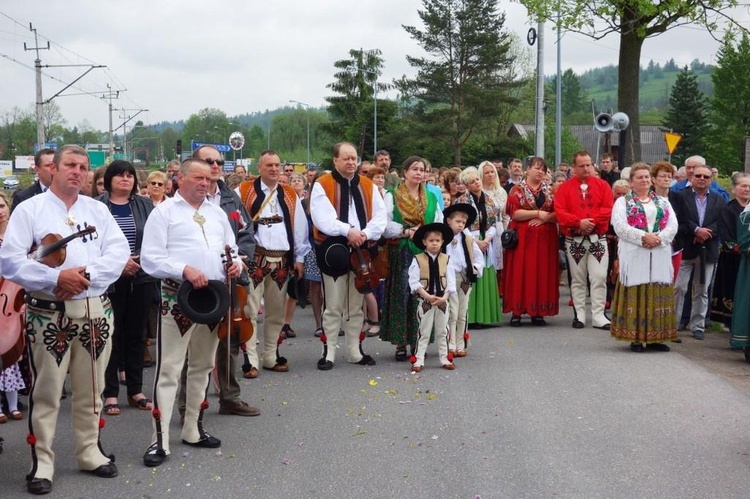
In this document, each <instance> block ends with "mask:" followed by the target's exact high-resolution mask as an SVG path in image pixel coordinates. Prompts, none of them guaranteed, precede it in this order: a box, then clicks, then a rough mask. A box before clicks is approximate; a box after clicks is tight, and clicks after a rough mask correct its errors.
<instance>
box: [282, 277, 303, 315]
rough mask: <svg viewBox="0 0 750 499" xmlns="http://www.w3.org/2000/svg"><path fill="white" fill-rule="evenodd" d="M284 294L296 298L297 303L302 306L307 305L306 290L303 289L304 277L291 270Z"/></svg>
mask: <svg viewBox="0 0 750 499" xmlns="http://www.w3.org/2000/svg"><path fill="white" fill-rule="evenodd" d="M286 294H288V295H289V298H291V299H292V300H297V305H299V306H300V307H302V308H305V307H306V306H307V292H306V291H305V278H304V277H297V274H295V273H294V272H292V277H291V279H289V283H288V284H287V285H286Z"/></svg>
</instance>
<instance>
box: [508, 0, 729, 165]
mask: <svg viewBox="0 0 750 499" xmlns="http://www.w3.org/2000/svg"><path fill="white" fill-rule="evenodd" d="M517 1H518V2H520V3H521V4H523V5H524V6H526V8H527V9H528V10H529V12H531V13H532V15H533V16H534V17H535V18H537V19H555V18H556V16H557V12H558V9H559V12H560V17H561V25H562V27H563V29H566V30H570V31H573V32H576V33H582V34H584V35H587V36H589V37H591V38H593V39H595V40H600V39H602V38H604V37H605V36H607V35H609V34H610V33H619V35H620V52H619V72H618V85H617V107H618V111H622V112H624V113H626V114H627V115H628V116H629V117H630V128H629V129H628V134H627V137H628V138H627V144H626V147H625V164H630V163H632V162H633V161H638V160H640V159H641V138H640V136H641V134H640V112H639V108H638V104H639V97H638V88H639V85H638V77H639V73H640V61H641V49H642V48H643V42H644V41H645V40H646V38H649V37H652V36H657V35H660V34H661V33H664V32H665V31H667V30H669V29H672V28H675V27H677V26H681V25H684V24H697V25H699V26H703V27H705V28H707V29H709V30H714V29H715V28H716V18H717V17H722V18H724V19H727V20H728V21H729V22H731V23H735V21H733V20H732V19H731V17H730V16H729V15H728V14H727V13H726V12H725V11H726V10H727V9H729V8H731V7H734V6H736V5H737V0H664V1H659V2H654V1H652V0H517ZM735 24H736V23H735Z"/></svg>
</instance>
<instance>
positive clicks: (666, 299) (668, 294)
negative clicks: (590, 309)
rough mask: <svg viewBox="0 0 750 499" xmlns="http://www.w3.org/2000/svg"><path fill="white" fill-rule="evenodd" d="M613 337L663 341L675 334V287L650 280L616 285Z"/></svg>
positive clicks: (675, 336)
mask: <svg viewBox="0 0 750 499" xmlns="http://www.w3.org/2000/svg"><path fill="white" fill-rule="evenodd" d="M611 311H612V326H611V329H610V332H611V334H612V337H613V338H615V339H616V340H620V341H629V342H631V343H663V342H665V341H669V340H673V339H675V338H677V328H676V327H675V315H674V288H673V287H672V285H671V284H663V283H649V284H641V285H639V286H629V287H628V286H623V285H622V284H621V283H620V282H619V280H618V282H617V285H616V286H615V296H614V300H613V303H612V308H611Z"/></svg>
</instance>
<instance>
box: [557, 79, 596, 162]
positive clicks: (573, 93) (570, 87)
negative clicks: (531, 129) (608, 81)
mask: <svg viewBox="0 0 750 499" xmlns="http://www.w3.org/2000/svg"><path fill="white" fill-rule="evenodd" d="M560 87H561V89H560V94H561V101H562V115H563V116H569V115H571V114H573V113H577V112H579V111H583V110H585V109H586V105H587V102H586V101H587V100H588V97H587V96H586V91H585V90H583V87H581V80H580V79H579V78H578V76H576V74H575V73H574V72H573V70H572V69H566V70H565V72H564V73H563V74H562V77H561V78H560ZM547 94H548V95H550V96H551V97H550V100H555V99H556V97H557V75H555V76H553V77H552V78H551V80H550V83H549V84H548V86H547ZM552 116H554V114H553V115H552ZM574 152H575V151H574Z"/></svg>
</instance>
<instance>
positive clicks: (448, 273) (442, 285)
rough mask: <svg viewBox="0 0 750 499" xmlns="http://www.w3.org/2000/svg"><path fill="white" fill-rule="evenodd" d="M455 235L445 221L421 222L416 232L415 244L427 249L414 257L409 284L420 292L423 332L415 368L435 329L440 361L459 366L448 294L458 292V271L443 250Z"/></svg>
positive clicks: (450, 366)
mask: <svg viewBox="0 0 750 499" xmlns="http://www.w3.org/2000/svg"><path fill="white" fill-rule="evenodd" d="M452 239H453V231H452V230H451V228H450V227H448V226H447V225H445V224H443V223H431V224H427V225H423V226H421V227H420V228H419V229H417V231H416V232H415V233H414V237H413V238H412V240H413V241H414V244H415V245H416V246H417V247H418V248H419V249H421V250H424V253H420V254H418V255H416V256H415V257H414V260H413V261H412V262H411V265H410V266H409V288H410V289H411V291H412V293H415V294H416V295H417V301H418V306H417V316H418V318H419V336H418V339H417V351H416V352H415V354H414V355H412V357H411V359H410V360H411V363H412V364H413V365H412V371H414V372H420V371H421V370H422V367H423V366H424V356H425V350H427V344H428V343H429V342H430V335H431V334H432V332H433V331H434V332H435V342H436V343H437V345H438V355H439V356H440V363H441V364H442V365H443V368H444V369H448V370H453V369H455V368H456V367H455V366H454V365H453V363H452V362H451V359H449V358H448V303H447V301H448V297H449V296H451V295H453V294H455V293H456V273H455V271H454V270H453V268H452V267H450V265H449V263H448V261H449V258H448V255H446V254H445V253H441V250H442V248H443V245H444V244H447V243H449V242H450V241H451V240H452Z"/></svg>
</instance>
